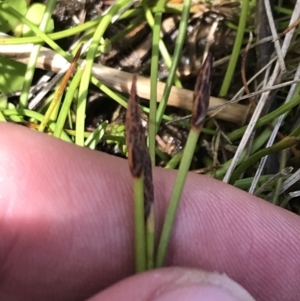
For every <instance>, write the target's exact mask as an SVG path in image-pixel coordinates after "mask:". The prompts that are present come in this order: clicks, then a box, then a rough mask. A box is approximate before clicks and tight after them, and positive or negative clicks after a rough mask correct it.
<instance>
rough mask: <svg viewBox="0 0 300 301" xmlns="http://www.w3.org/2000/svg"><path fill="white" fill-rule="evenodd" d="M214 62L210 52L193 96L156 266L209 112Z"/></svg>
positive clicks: (167, 236)
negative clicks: (188, 126)
mask: <svg viewBox="0 0 300 301" xmlns="http://www.w3.org/2000/svg"><path fill="white" fill-rule="evenodd" d="M212 62H213V58H212V55H211V54H208V56H207V57H206V59H205V61H204V63H203V65H202V67H201V69H200V72H199V75H198V78H197V82H196V87H195V91H194V98H193V110H192V119H191V129H190V132H189V135H188V139H187V142H186V146H185V149H184V152H183V155H182V159H181V162H180V165H179V171H178V174H177V177H176V180H175V184H174V189H173V192H172V196H171V200H170V203H169V207H168V210H167V214H166V217H165V222H164V225H163V229H162V233H161V237H160V241H159V245H158V251H157V258H156V267H161V266H162V265H163V263H164V260H165V257H166V253H167V248H168V244H169V241H170V237H171V233H172V228H173V225H174V221H175V216H176V212H177V208H178V205H179V201H180V198H181V195H182V192H183V188H184V184H185V181H186V177H187V173H188V170H189V168H190V165H191V161H192V158H193V155H194V151H195V148H196V145H197V142H198V138H199V135H200V133H201V130H202V126H203V122H204V120H205V116H206V113H207V109H208V105H209V98H210V77H211V69H212Z"/></svg>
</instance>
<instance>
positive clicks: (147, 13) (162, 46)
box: [142, 1, 182, 88]
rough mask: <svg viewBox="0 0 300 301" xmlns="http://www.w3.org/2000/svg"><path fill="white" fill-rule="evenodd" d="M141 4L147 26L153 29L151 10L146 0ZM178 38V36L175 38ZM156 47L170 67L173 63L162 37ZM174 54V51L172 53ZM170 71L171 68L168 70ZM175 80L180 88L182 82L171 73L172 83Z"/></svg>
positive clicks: (153, 21)
mask: <svg viewBox="0 0 300 301" xmlns="http://www.w3.org/2000/svg"><path fill="white" fill-rule="evenodd" d="M142 5H143V7H144V10H145V16H146V20H147V22H148V24H149V26H150V27H151V28H152V30H153V27H154V24H155V20H154V18H153V15H152V12H151V10H150V8H149V7H148V5H147V3H146V1H142ZM177 39H178V38H177ZM158 47H159V50H160V53H161V56H162V58H163V59H164V62H165V64H166V66H167V67H168V68H172V64H173V61H172V59H171V57H170V54H169V52H168V49H167V47H166V45H165V43H164V42H163V40H162V39H159V42H158ZM174 55H175V53H174ZM176 68H177V63H176ZM170 72H171V70H170ZM174 80H175V85H176V86H177V87H179V88H182V84H181V82H180V79H179V78H178V76H177V75H176V73H174V74H173V79H172V84H173V81H174Z"/></svg>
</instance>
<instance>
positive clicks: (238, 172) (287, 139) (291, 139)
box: [230, 136, 299, 184]
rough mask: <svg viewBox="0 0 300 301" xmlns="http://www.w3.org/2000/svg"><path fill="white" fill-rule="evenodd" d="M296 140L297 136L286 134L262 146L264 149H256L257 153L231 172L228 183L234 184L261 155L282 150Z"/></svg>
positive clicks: (295, 142) (297, 140)
mask: <svg viewBox="0 0 300 301" xmlns="http://www.w3.org/2000/svg"><path fill="white" fill-rule="evenodd" d="M298 142H299V139H298V138H296V137H291V136H288V137H285V138H284V139H282V140H281V141H279V142H277V143H276V144H274V145H272V146H270V147H267V148H264V149H262V150H260V151H258V152H257V153H255V154H253V155H252V156H250V157H249V158H248V159H247V160H245V161H244V162H243V163H242V164H241V165H240V166H239V167H238V168H237V169H236V170H235V172H234V173H233V174H232V177H231V179H230V184H234V183H235V181H237V180H238V179H239V177H240V176H241V174H242V173H243V172H245V171H246V169H247V168H248V167H250V166H251V165H253V164H254V163H256V162H257V161H258V160H260V159H261V158H262V157H264V156H266V155H269V154H272V153H275V152H279V151H282V150H283V149H285V148H288V147H291V146H293V145H295V144H297V143H298Z"/></svg>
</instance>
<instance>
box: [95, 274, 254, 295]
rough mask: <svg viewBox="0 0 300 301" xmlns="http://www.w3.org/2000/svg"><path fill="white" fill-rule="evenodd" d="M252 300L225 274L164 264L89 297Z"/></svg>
mask: <svg viewBox="0 0 300 301" xmlns="http://www.w3.org/2000/svg"><path fill="white" fill-rule="evenodd" d="M120 299H123V300H131V301H135V300H138V301H146V300H147V301H148V300H151V301H183V300H184V301H196V300H197V301H204V300H205V301H254V299H253V297H252V296H251V295H250V294H249V293H248V292H247V291H246V290H245V289H244V288H243V287H241V286H240V285H239V284H238V283H236V282H235V281H233V280H232V279H230V278H229V277H227V276H226V275H225V274H218V273H211V272H206V271H202V270H196V269H185V268H167V269H160V270H156V271H150V272H146V273H143V274H138V275H135V276H133V277H130V278H128V279H126V280H124V281H122V282H119V283H118V284H116V285H114V286H112V287H110V288H108V289H107V290H105V291H104V292H102V293H100V294H98V295H96V296H94V297H93V298H91V299H89V301H105V300H120Z"/></svg>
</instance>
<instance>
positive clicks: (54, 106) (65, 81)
mask: <svg viewBox="0 0 300 301" xmlns="http://www.w3.org/2000/svg"><path fill="white" fill-rule="evenodd" d="M82 46H83V45H81V46H80V47H79V49H78V50H77V52H76V54H75V56H74V58H73V60H72V63H71V65H70V67H69V69H68V70H67V72H66V73H65V75H64V77H63V79H62V81H61V83H60V85H59V86H58V88H57V89H56V91H55V94H54V97H53V100H52V101H51V103H50V105H49V107H48V109H47V112H46V114H45V117H44V119H43V121H42V122H41V124H40V126H39V128H38V130H39V131H40V132H43V131H44V129H45V127H46V125H47V123H48V121H49V120H50V118H51V115H52V114H53V113H54V112H55V111H56V112H55V113H56V114H55V118H56V116H57V113H58V106H59V103H60V101H61V97H62V94H63V92H64V91H65V88H66V86H67V84H68V81H69V79H70V77H71V75H72V73H73V71H74V69H75V67H76V64H77V61H78V59H79V57H80V54H81V49H82Z"/></svg>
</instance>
